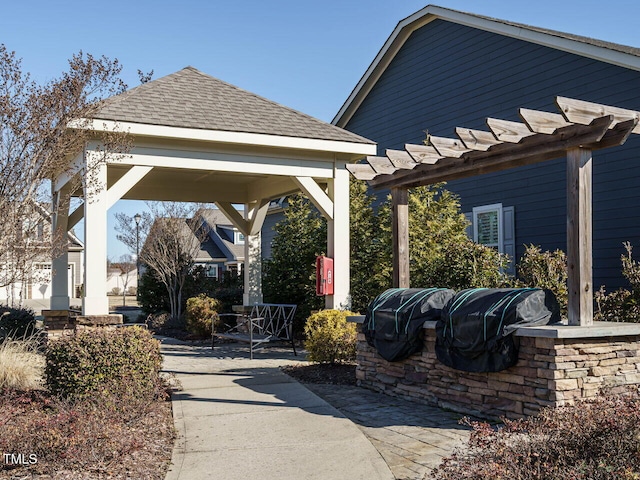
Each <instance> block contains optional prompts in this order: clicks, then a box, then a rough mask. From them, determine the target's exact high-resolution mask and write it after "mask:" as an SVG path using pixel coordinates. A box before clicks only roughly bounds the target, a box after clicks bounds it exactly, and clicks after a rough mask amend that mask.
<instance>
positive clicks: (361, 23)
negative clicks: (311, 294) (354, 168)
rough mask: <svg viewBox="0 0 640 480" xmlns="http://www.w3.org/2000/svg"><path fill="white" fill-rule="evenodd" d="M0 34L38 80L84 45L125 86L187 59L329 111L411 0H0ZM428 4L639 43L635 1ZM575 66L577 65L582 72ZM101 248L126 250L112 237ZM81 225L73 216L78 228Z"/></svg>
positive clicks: (326, 115)
mask: <svg viewBox="0 0 640 480" xmlns="http://www.w3.org/2000/svg"><path fill="white" fill-rule="evenodd" d="M2 3H3V8H2V12H3V13H2V16H0V42H1V43H4V44H5V45H6V46H7V48H8V49H9V50H14V51H15V52H16V54H17V56H18V57H21V58H22V59H23V67H24V69H25V70H26V71H29V72H31V74H32V75H33V77H34V78H35V79H36V80H38V81H46V80H48V79H50V78H53V77H55V76H57V75H59V74H60V72H62V71H63V70H65V69H66V65H67V59H68V58H69V57H71V55H72V54H74V53H76V52H78V51H79V50H83V51H85V52H88V53H91V54H93V55H106V56H108V57H110V58H117V59H119V60H120V62H121V63H122V64H123V65H124V69H123V73H122V77H123V79H124V81H125V82H126V83H127V84H128V85H129V86H130V87H133V86H136V85H137V84H138V83H139V82H138V75H137V73H136V72H137V70H138V69H140V70H143V71H144V72H148V71H150V70H154V72H155V73H154V76H153V78H159V77H162V76H164V75H168V74H170V73H173V72H175V71H177V70H180V69H181V68H183V67H185V66H187V65H192V66H194V67H196V68H198V69H199V70H202V71H203V72H205V73H207V74H209V75H212V76H214V77H217V78H220V79H222V80H224V81H226V82H229V83H232V84H234V85H237V86H239V87H241V88H244V89H246V90H249V91H252V92H254V93H257V94H259V95H262V96H264V97H266V98H269V99H271V100H273V101H276V102H278V103H281V104H283V105H286V106H289V107H291V108H295V109H297V110H300V111H302V112H304V113H307V114H309V115H312V116H314V117H317V118H319V119H321V120H325V121H331V119H332V118H333V116H334V115H335V113H336V112H337V111H338V109H339V108H340V107H341V105H342V103H343V102H344V101H345V99H346V98H347V96H348V95H349V93H350V92H351V90H352V89H353V87H354V86H355V85H356V83H357V82H358V80H359V79H360V77H361V76H362V74H363V73H364V71H365V70H366V68H367V67H368V66H369V64H370V63H371V61H372V60H373V58H374V57H375V55H376V53H377V52H378V50H379V49H380V47H382V45H383V43H384V42H385V40H386V39H387V37H388V36H389V35H390V34H391V32H392V31H393V29H394V28H395V26H396V25H397V23H398V22H399V21H400V20H402V19H403V18H405V17H407V16H409V15H411V14H412V13H414V12H416V11H417V10H420V9H421V8H423V7H424V6H426V5H427V4H428V2H426V1H418V0H322V1H307V0H261V1H260V0H258V1H256V0H224V1H222V0H181V1H179V2H178V1H175V0H174V1H166V0H154V1H150V0H128V1H124V0H110V1H109V2H87V1H86V0H83V1H79V0H59V1H55V2H53V1H51V0H46V1H43V0H33V1H30V0H24V1H21V2H18V1H17V0H2ZM434 3H435V4H436V5H439V6H442V7H447V8H453V9H456V10H463V11H467V12H471V13H478V14H482V15H488V16H492V17H497V18H501V19H505V20H510V21H515V22H521V23H527V24H530V25H535V26H539V27H544V28H550V29H555V30H560V31H565V32H570V33H575V34H579V35H585V36H590V37H594V38H599V39H602V40H608V41H612V42H617V43H622V44H625V45H632V46H636V47H640V28H638V18H640V2H638V1H637V0H622V1H620V0H611V1H609V2H603V1H602V0H599V1H595V0H555V1H550V0H536V1H533V2H532V1H530V0H529V1H523V0H509V1H507V0H440V1H436V2H434ZM579 74H580V72H576V75H579ZM141 208H144V204H141V203H140V202H118V203H117V204H116V205H115V206H114V207H113V208H112V209H111V210H110V211H109V218H110V231H111V234H110V237H109V257H110V258H112V259H114V260H115V259H117V258H118V257H120V256H121V255H122V254H124V253H127V251H126V248H125V247H124V246H123V245H122V244H120V242H118V241H117V240H116V239H115V234H114V233H113V215H114V214H115V212H117V211H125V212H127V213H128V214H130V215H132V214H133V213H135V212H136V211H137V210H140V209H141ZM81 228H82V227H81V225H79V226H78V227H77V230H80V229H81ZM78 233H81V232H78Z"/></svg>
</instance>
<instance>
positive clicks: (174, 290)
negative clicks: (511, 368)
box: [116, 202, 206, 318]
mask: <svg viewBox="0 0 640 480" xmlns="http://www.w3.org/2000/svg"><path fill="white" fill-rule="evenodd" d="M148 205H149V208H150V210H151V212H144V213H143V214H142V215H141V216H142V221H141V223H140V226H139V229H140V230H139V232H138V230H137V228H138V226H137V225H136V224H135V222H134V221H133V218H132V217H129V216H127V215H126V214H123V213H118V214H116V220H117V222H118V224H117V226H116V230H117V231H118V236H117V238H118V240H120V241H121V242H123V243H124V244H125V245H127V246H128V247H129V249H130V250H132V251H133V252H135V251H136V249H137V246H138V245H139V244H141V245H143V246H142V249H141V251H140V263H141V265H143V266H144V267H145V268H148V269H149V271H150V272H151V273H152V275H153V276H154V277H155V278H156V279H157V280H158V281H159V282H160V283H162V285H164V288H165V290H166V293H167V297H168V304H169V311H170V313H171V316H173V317H176V318H177V317H180V316H181V315H182V309H183V306H184V301H183V298H184V297H183V288H184V286H185V282H186V281H187V278H188V276H189V274H190V272H191V271H192V269H193V266H194V259H195V257H196V255H197V253H198V251H199V250H200V243H201V241H202V240H203V239H204V237H205V235H206V232H202V231H201V230H200V229H199V228H198V219H199V216H198V215H197V212H196V208H195V207H194V206H193V205H190V204H186V203H177V202H155V203H149V204H148ZM138 233H139V234H140V238H138Z"/></svg>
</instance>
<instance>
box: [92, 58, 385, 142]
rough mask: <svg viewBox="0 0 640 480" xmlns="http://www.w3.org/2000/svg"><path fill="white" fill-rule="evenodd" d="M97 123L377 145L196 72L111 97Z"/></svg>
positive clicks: (189, 70) (187, 71)
mask: <svg viewBox="0 0 640 480" xmlns="http://www.w3.org/2000/svg"><path fill="white" fill-rule="evenodd" d="M94 118H95V119H96V120H112V121H118V122H131V123H137V124H147V125H158V126H165V127H179V128H190V129H198V130H214V131H225V132H242V133H256V134H265V135H278V136H284V137H297V138H310V139H318V140H333V141H340V142H351V143H367V144H373V143H374V142H372V141H371V140H368V139H366V138H363V137H360V136H359V135H355V134H353V133H351V132H348V131H346V130H343V129H341V128H338V127H336V126H334V125H331V124H329V123H326V122H323V121H321V120H318V119H316V118H313V117H311V116H309V115H306V114H304V113H301V112H298V111H296V110H293V109H291V108H288V107H285V106H282V105H280V104H278V103H275V102H272V101H271V100H267V99H266V98H263V97H260V96H258V95H256V94H253V93H251V92H248V91H246V90H243V89H241V88H238V87H236V86H234V85H231V84H229V83H226V82H223V81H222V80H219V79H217V78H214V77H211V76H209V75H207V74H205V73H202V72H201V71H199V70H197V69H195V68H193V67H186V68H183V69H182V70H180V71H178V72H175V73H172V74H171V75H167V76H165V77H162V78H159V79H157V80H153V81H151V82H148V83H145V84H143V85H140V86H138V87H135V88H132V89H131V90H128V91H126V92H124V93H122V94H120V95H116V96H114V97H111V98H108V99H107V100H105V102H104V104H103V106H101V108H100V110H99V111H98V113H97V114H96V115H95V117H94Z"/></svg>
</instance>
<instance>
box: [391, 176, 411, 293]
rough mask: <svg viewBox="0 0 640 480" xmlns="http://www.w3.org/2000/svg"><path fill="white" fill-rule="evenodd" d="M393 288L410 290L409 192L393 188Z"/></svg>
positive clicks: (400, 188) (404, 189)
mask: <svg viewBox="0 0 640 480" xmlns="http://www.w3.org/2000/svg"><path fill="white" fill-rule="evenodd" d="M391 202H392V205H393V219H392V222H393V287H394V288H409V190H408V189H406V188H402V187H399V188H395V187H394V188H392V189H391Z"/></svg>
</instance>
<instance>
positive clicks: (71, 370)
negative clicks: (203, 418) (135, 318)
mask: <svg viewBox="0 0 640 480" xmlns="http://www.w3.org/2000/svg"><path fill="white" fill-rule="evenodd" d="M161 366H162V357H161V356H160V343H159V342H158V341H157V340H155V339H154V338H153V337H152V336H151V333H149V331H148V330H144V329H142V328H139V327H127V328H120V329H115V330H110V329H106V328H105V329H92V330H85V331H81V332H79V333H78V334H77V335H74V336H70V337H63V338H61V339H59V340H55V341H52V342H50V343H49V345H48V346H47V351H46V354H45V378H46V385H47V387H48V388H49V391H50V392H51V393H52V394H54V395H57V396H60V397H63V398H69V399H79V398H84V397H88V396H96V397H100V396H106V397H108V396H119V395H125V396H130V397H135V398H153V396H154V395H155V394H156V393H157V388H158V385H159V372H160V368H161Z"/></svg>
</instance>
